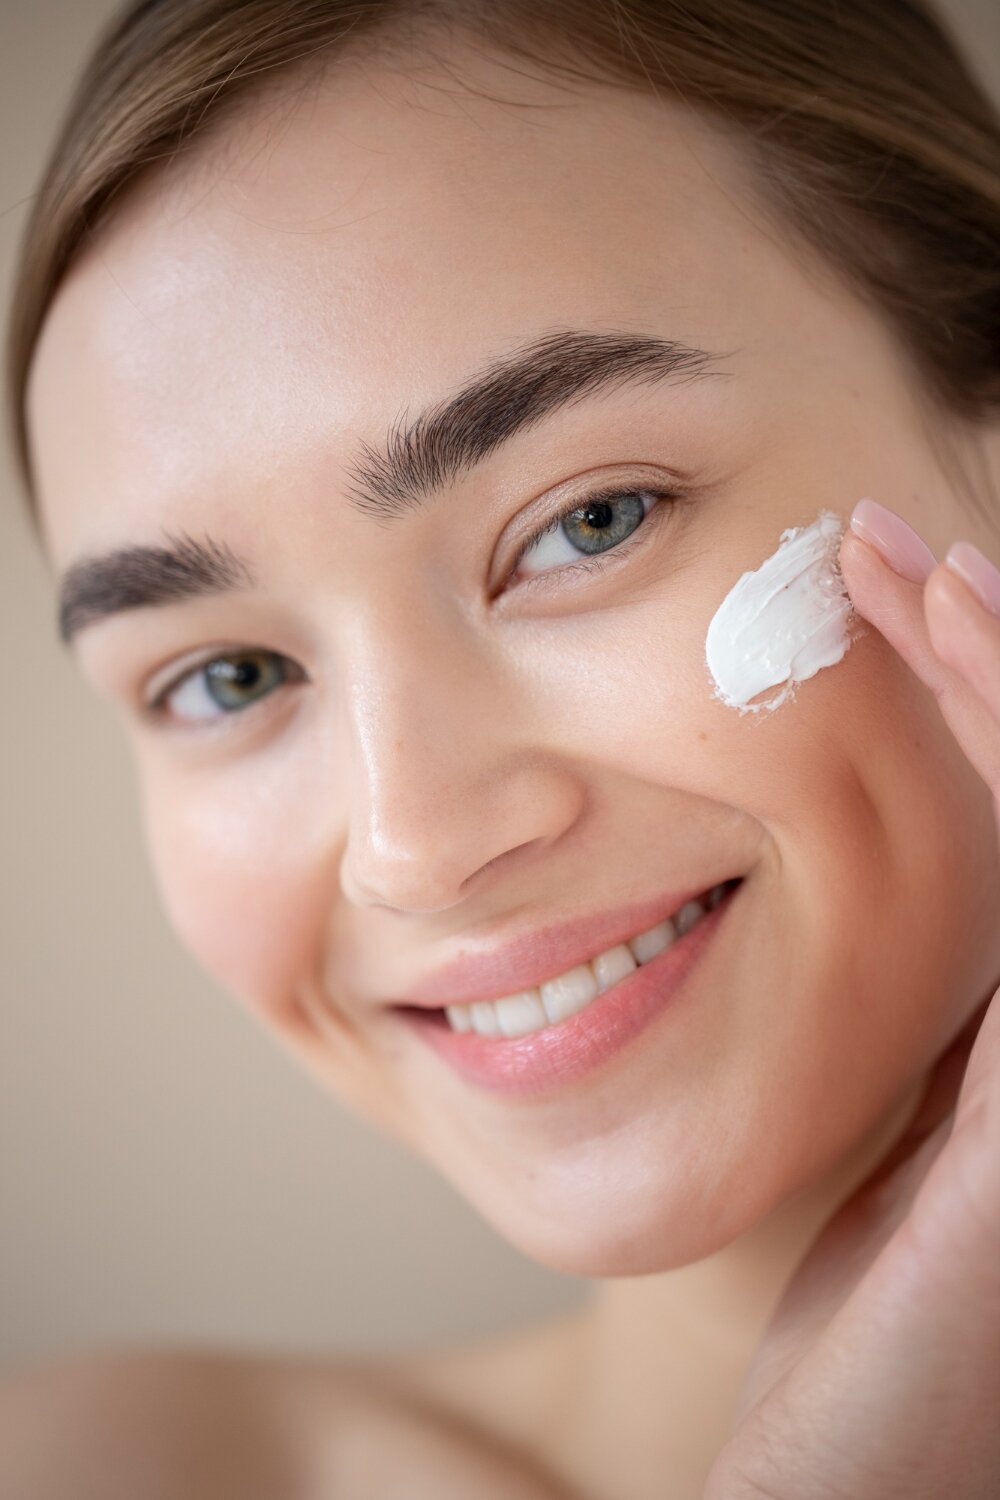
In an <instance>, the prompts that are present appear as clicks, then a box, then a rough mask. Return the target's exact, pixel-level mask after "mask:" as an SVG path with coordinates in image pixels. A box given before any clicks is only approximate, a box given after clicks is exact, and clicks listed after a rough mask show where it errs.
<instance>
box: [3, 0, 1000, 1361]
mask: <svg viewBox="0 0 1000 1500" xmlns="http://www.w3.org/2000/svg"><path fill="white" fill-rule="evenodd" d="M874 3H877V0H874ZM114 9H115V6H114V5H112V4H109V3H107V0H21V3H14V0H0V296H2V300H3V306H4V309H5V310H6V307H7V305H8V300H9V295H8V287H9V278H10V270H11V263H12V258H13V253H14V248H15V245H16V242H17V238H18V235H19V233H20V229H21V225H22V223H23V219H24V212H25V206H26V202H27V200H28V199H29V197H30V195H31V193H32V191H33V189H34V186H35V183H36V180H37V175H38V172H39V170H40V167H41V163H42V159H43V156H44V153H45V151H46V148H47V145H48V143H49V141H50V140H51V138H52V135H53V133H54V130H55V126H56V123H57V120H58V117H59V114H60V111H61V107H62V104H63V101H64V100H65V98H66V96H67V93H68V90H69V86H70V83H71V80H72V79H73V77H74V75H75V72H76V70H77V68H78V65H79V61H80V59H81V56H82V54H83V52H84V50H85V49H86V48H87V46H88V44H89V42H90V40H91V38H92V37H93V36H94V34H95V33H96V31H97V30H98V28H99V27H100V26H101V24H102V23H103V21H104V20H105V18H106V17H107V16H108V15H110V14H111V13H112V11H113V10H114ZM943 9H944V12H945V14H946V15H949V16H951V17H952V18H953V20H954V24H955V26H956V29H957V31H958V34H959V36H960V37H961V38H962V39H963V40H964V41H965V42H966V43H967V45H968V47H969V50H970V53H971V54H972V58H973V64H974V66H975V67H976V69H977V70H978V71H979V72H980V74H981V76H983V78H984V79H986V80H987V81H988V83H990V85H991V86H993V87H994V88H995V90H996V92H997V94H998V96H1000V6H998V5H997V0H947V3H945V4H944V5H943ZM0 640H2V641H5V642H6V645H7V649H6V651H5V653H4V668H5V671H4V679H5V682H4V692H3V694H2V698H0V726H2V735H0V1370H2V1369H9V1368H11V1367H16V1366H20V1365H24V1364H27V1363H30V1362H33V1361H36V1360H42V1359H48V1358H50V1357H56V1356H61V1355H64V1354H70V1353H76V1352H79V1351H82V1350H90V1349H96V1348H98V1347H105V1346H108V1345H115V1346H119V1347H120V1346H122V1345H126V1344H133V1343H171V1344H176V1343H202V1344H224V1345H226V1346H230V1347H254V1348H265V1347H266V1348H272V1349H277V1348H282V1349H299V1350H302V1351H304V1352H313V1351H318V1350H331V1349H332V1350H337V1351H341V1352H342V1351H347V1350H351V1349H361V1350H382V1349H386V1348H394V1347H402V1346H410V1347H412V1346H414V1345H417V1344H421V1343H423V1342H425V1341H438V1340H441V1339H445V1338H451V1337H464V1336H476V1335H480V1334H485V1333H488V1332H491V1331H493V1330H500V1329H502V1328H505V1327H509V1326H511V1325H513V1324H515V1323H518V1322H522V1321H526V1320H529V1319H532V1318H534V1317H537V1316H539V1315H543V1314H545V1313H548V1312H552V1311H556V1310H558V1309H562V1308H565V1307H568V1306H570V1305H571V1304H573V1303H574V1302H575V1301H577V1300H578V1299H579V1298H580V1297H581V1295H583V1294H584V1292H585V1291H586V1287H587V1283H586V1282H584V1281H582V1280H580V1279H577V1278H572V1277H562V1276H558V1275H556V1274H554V1273H551V1272H548V1271H545V1270H543V1269H542V1268H540V1267H538V1266H535V1265H534V1264H532V1263H531V1262H529V1261H527V1260H526V1259H524V1258H523V1257H522V1256H520V1255H519V1254H518V1253H516V1252H515V1251H514V1250H512V1249H511V1248H509V1247H508V1246H507V1245H506V1244H505V1243H504V1242H502V1241H501V1240H500V1239H499V1238H498V1237H497V1236H496V1235H495V1234H494V1233H493V1232H492V1230H490V1229H488V1228H487V1227H486V1226H485V1225H484V1224H482V1223H481V1222H480V1220H479V1219H478V1218H477V1217H476V1216H475V1215H474V1214H473V1213H472V1211H471V1210H470V1209H468V1208H467V1207H466V1206H465V1204H464V1203H463V1202H462V1201H461V1200H460V1199H459V1198H458V1197H457V1195H456V1194H455V1193H454V1192H453V1191H452V1190H451V1189H450V1188H449V1187H447V1186H446V1185H445V1184H444V1183H442V1182H441V1181H440V1180H439V1179H438V1178H437V1177H436V1176H435V1175H434V1174H432V1173H431V1171H430V1170H429V1169H428V1168H425V1167H424V1166H422V1165H421V1164H419V1163H417V1162H414V1161H411V1160H410V1159H409V1158H407V1157H405V1156H404V1155H403V1154H402V1152H401V1150H400V1149H399V1148H397V1147H396V1146H395V1145H392V1144H390V1143H388V1142H386V1141H383V1140H382V1139H381V1138H379V1137H376V1136H375V1135H374V1134H373V1133H372V1132H371V1131H370V1130H369V1129H368V1128H367V1127H365V1126H362V1125H359V1124H357V1123H355V1122H354V1121H353V1120H352V1119H351V1118H349V1117H348V1116H347V1115H346V1114H345V1113H344V1111H343V1110H341V1108H340V1106H339V1105H338V1104H337V1103H336V1102H334V1101H332V1100H331V1099H329V1098H327V1097H326V1096H325V1095H324V1094H323V1093H321V1091H320V1089H319V1087H318V1085H317V1084H315V1083H314V1082H312V1081H311V1080H310V1079H309V1078H307V1077H306V1076H305V1075H304V1074H300V1073H299V1072H298V1071H297V1070H296V1069H295V1067H294V1065H293V1064H292V1063H291V1061H290V1060H289V1059H288V1058H286V1057H285V1055H284V1054H283V1053H280V1052H279V1051H278V1050H277V1048H275V1047H274V1046H273V1045H272V1044H271V1043H270V1042H269V1041H268V1040H267V1038H266V1037H265V1036H264V1034H263V1033H262V1032H261V1031H259V1030H258V1029H257V1027H256V1025H255V1024H254V1023H253V1022H252V1021H251V1020H249V1019H248V1018H247V1017H246V1016H245V1015H244V1014H243V1013H242V1012H241V1011H240V1010H239V1009H238V1007H237V1006H236V1005H235V1003H234V1002H233V1001H232V1000H231V999H230V998H229V997H228V996H227V995H225V994H224V993H222V992H221V991H220V990H219V989H218V988H217V987H216V986H215V985H214V984H213V983H212V982H211V981H210V980H208V979H207V978H206V977H205V976H203V975H202V974H201V973H200V971H199V970H198V969H197V968H196V967H195V965H194V963H193V961H192V960H189V959H188V958H187V956H186V955H185V954H184V952H183V951H182V950H181V949H180V948H179V946H178V944H177V942H176V941H175V939H174V938H173V935H172V934H171V932H170V931H169V929H168V927H167V925H166V921H165V918H164V917H163V916H162V914H161V912H160V910H159V907H158V904H157V898H156V895H155V892H154V889H153V886H152V881H151V877H150V876H149V873H148V872H147V869H146V865H145V857H144V852H143V849H142V844H141V839H140V833H139V825H138V818H137V816H136V810H135V803H134V799H135V789H134V783H133V777H132V771H131V766H130V763H129V760H128V756H127V752H126V747H125V742H124V739H123V738H122V736H121V732H120V731H119V729H118V728H117V725H116V723H115V722H114V721H113V719H112V717H111V713H110V710H108V708H107V707H106V706H105V705H103V704H101V703H100V702H99V700H97V699H96V698H95V697H94V696H93V695H92V694H91V693H90V692H89V690H88V689H87V688H86V686H85V685H84V683H83V681H82V679H81V678H80V677H79V676H78V674H77V672H76V670H75V668H74V667H73V665H72V662H71V660H70V658H69V656H68V655H67V654H66V653H65V652H64V651H63V650H62V648H61V647H60V646H59V645H58V642H57V639H56V634H55V629H54V600H53V594H52V585H51V581H50V579H49V576H48V572H47V568H46V566H45V564H44V562H43V559H42V558H41V556H40V554H39V551H38V547H37V544H36V543H35V541H34V538H33V536H32V534H31V532H30V531H29V528H28V525H27V521H26V518H25V511H24V504H23V500H22V497H21V495H20V493H19V491H18V490H17V489H16V487H15V485H14V480H13V474H12V466H11V463H10V461H9V457H8V453H7V450H6V449H4V451H3V452H0Z"/></svg>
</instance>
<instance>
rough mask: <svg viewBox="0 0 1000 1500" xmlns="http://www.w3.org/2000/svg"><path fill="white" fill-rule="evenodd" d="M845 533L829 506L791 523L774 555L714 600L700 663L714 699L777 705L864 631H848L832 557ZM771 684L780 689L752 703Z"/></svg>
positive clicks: (847, 604) (754, 707) (750, 707)
mask: <svg viewBox="0 0 1000 1500" xmlns="http://www.w3.org/2000/svg"><path fill="white" fill-rule="evenodd" d="M843 532H844V523H843V522H842V521H841V519H840V517H839V516H837V515H835V514H834V512H833V511H830V510H824V511H821V512H820V515H819V518H818V520H816V521H814V522H813V523H812V525H811V526H792V527H789V529H788V530H787V531H783V532H782V533H781V545H780V546H779V547H778V550H777V552H774V553H772V555H771V556H770V557H769V558H768V559H767V561H766V562H763V563H761V565H760V567H759V568H757V569H756V570H755V571H753V572H751V573H744V574H743V576H742V577H741V578H740V579H739V580H738V582H737V583H735V584H734V585H733V587H732V588H731V589H730V590H729V593H728V594H727V595H726V597H725V598H724V599H723V601H722V603H721V604H720V605H719V608H718V609H717V610H716V612H715V614H714V615H713V617H712V623H711V624H710V625H709V627H708V635H707V636H706V638H705V660H706V661H707V662H708V669H709V671H710V672H711V674H712V678H713V680H714V682H715V697H716V698H719V699H721V701H722V702H723V703H725V704H727V705H728V706H729V707H730V708H738V709H739V711H740V713H757V712H758V710H760V709H762V708H768V709H775V708H778V707H779V706H780V705H781V704H782V703H784V702H785V700H786V698H788V697H789V696H790V695H791V694H792V692H793V690H794V687H795V684H796V683H797V682H805V680H806V679H807V678H808V677H813V676H815V674H816V673H817V672H818V671H819V670H820V668H821V667H832V666H835V665H836V663H837V662H838V661H840V660H841V658H842V657H843V656H844V655H845V654H846V652H847V650H848V648H849V647H850V645H851V643H852V641H853V640H854V639H855V637H856V635H858V634H861V633H862V631H861V629H860V628H859V629H857V630H855V631H854V632H852V630H851V629H850V626H851V623H852V619H853V620H856V619H857V617H856V616H855V614H854V609H853V606H852V604H851V600H850V597H849V595H848V593H847V590H846V589H845V588H844V582H843V579H842V578H841V576H840V568H839V566H838V562H837V556H838V553H839V550H840V539H841V537H842V536H843ZM782 684H783V686H782ZM774 687H780V688H781V691H780V692H779V693H777V694H773V695H772V696H771V697H770V698H765V699H764V700H763V701H762V702H760V703H752V702H751V701H750V700H751V699H752V698H756V697H758V696H759V695H760V694H761V693H765V692H767V690H768V689H769V688H774Z"/></svg>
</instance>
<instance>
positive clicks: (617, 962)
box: [590, 943, 639, 995]
mask: <svg viewBox="0 0 1000 1500" xmlns="http://www.w3.org/2000/svg"><path fill="white" fill-rule="evenodd" d="M590 967H591V968H592V969H593V971H594V978H595V979H596V980H597V993H598V994H599V995H603V994H604V991H605V990H609V989H610V988H611V986H612V985H613V984H617V983H618V981H619V979H624V978H625V975H626V974H631V972H632V970H633V969H637V968H638V967H639V965H638V964H637V963H636V960H635V957H634V955H633V954H632V951H631V949H630V948H629V946H628V944H627V943H619V944H618V946H617V948H609V949H608V951H607V953H599V954H598V955H597V957H596V958H595V959H593V960H592V961H591V965H590Z"/></svg>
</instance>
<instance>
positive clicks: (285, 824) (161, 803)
mask: <svg viewBox="0 0 1000 1500" xmlns="http://www.w3.org/2000/svg"><path fill="white" fill-rule="evenodd" d="M305 770H306V768H304V767H298V766H290V765H288V764H287V759H286V763H285V764H283V765H281V766H279V765H278V764H277V760H276V758H275V759H274V761H273V763H268V761H267V757H266V756H262V755H256V756H252V755H251V756H247V757H246V758H245V759H244V761H243V763H242V764H239V763H238V762H237V760H236V759H235V758H234V760H233V761H232V762H230V763H229V764H227V765H226V766H225V767H222V768H220V769H219V770H218V771H215V772H213V773H209V772H205V773H200V774H199V776H192V777H187V778H183V779H182V778H180V777H175V776H173V775H171V776H169V777H168V776H167V775H165V774H163V773H158V772H157V770H150V769H146V771H145V773H144V775H143V787H142V791H143V798H142V806H143V816H144V826H145V833H146V842H147V848H148V851H149V857H150V861H151V865H152V868H153V872H154V876H155V878H156V881H157V884H158V887H159V891H160V895H161V898H162V900H163V903H164V906H165V908H166V911H167V914H168V917H169V919H170V921H171V924H172V926H173V929H174V931H175V932H176V933H177V936H178V938H179V939H180V941H181V942H182V943H183V944H184V946H185V947H186V948H187V949H188V951H189V952H190V953H191V954H192V956H193V957H194V958H195V959H196V960H197V962H198V963H199V964H200V965H201V966H202V967H203V968H204V969H205V970H206V971H207V972H208V973H210V974H211V975H212V976H213V977H214V978H215V979H216V980H217V981H218V982H219V983H220V984H221V985H222V987H223V988H224V989H225V990H227V991H228V992H229V993H230V994H232V995H234V996H235V997H236V998H237V999H239V1000H241V1001H242V1002H243V1003H245V1004H247V1005H248V1006H250V1007H251V1009H253V1010H255V1011H256V1012H258V1013H259V1014H261V1015H262V1016H263V1017H265V1018H267V1019H271V1020H277V1019H280V1018H282V1017H284V1016H287V1014H288V1013H289V1008H290V1007H292V1005H293V1002H294V999H295V996H296V993H297V992H299V991H301V988H302V986H303V985H304V984H305V983H307V982H308V980H309V977H310V976H311V975H312V974H313V973H315V971H316V967H317V965H318V963H319V962H320V955H321V953H322V949H323V943H324V936H325V932H326V924H327V922H328V920H329V912H330V900H331V897H330V882H331V881H332V880H333V879H335V876H336V868H335V865H334V863H333V857H334V855H335V853H336V845H335V843H334V841H333V839H332V838H331V837H330V835H329V829H328V828H327V827H325V826H324V823H323V819H322V817H317V815H316V809H317V807H324V808H325V809H326V810H328V811H329V812H330V813H331V815H333V814H334V813H335V812H336V808H335V806H334V798H333V797H332V796H331V795H330V794H329V792H328V794H327V796H326V797H325V799H320V798H319V788H318V787H317V785H316V784H315V783H316V781H317V776H316V773H315V771H314V772H313V775H312V779H311V780H310V779H309V777H308V775H306V774H304V772H305Z"/></svg>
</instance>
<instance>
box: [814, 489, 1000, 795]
mask: <svg viewBox="0 0 1000 1500" xmlns="http://www.w3.org/2000/svg"><path fill="white" fill-rule="evenodd" d="M895 519H897V520H898V519H899V518H898V517H896V518H895ZM901 524H905V523H901ZM840 567H841V572H842V575H843V579H844V583H845V585H846V588H847V592H848V594H849V595H850V597H851V602H852V603H853V605H854V607H855V609H856V610H857V612H858V614H859V615H862V616H863V617H864V618H865V619H866V620H869V621H870V622H871V624H872V625H874V626H875V628H876V629H877V630H878V631H879V632H880V634H882V635H883V636H884V637H885V638H886V640H887V641H888V642H889V643H890V645H892V646H893V647H894V648H895V649H896V650H897V651H898V652H899V654H900V656H901V657H902V658H903V660H904V661H905V662H906V663H907V665H908V666H909V667H910V668H911V669H912V670H913V671H914V672H915V673H916V675H917V676H918V677H919V678H920V680H921V681H922V682H923V683H924V684H925V686H926V687H928V688H929V689H930V691H931V692H932V693H933V694H934V696H935V698H936V699H937V702H938V706H939V707H940V709H941V713H942V715H943V716H944V719H945V721H946V723H947V724H948V727H949V728H950V730H951V731H952V733H953V734H954V736H955V738H956V740H957V741H958V743H959V745H960V746H961V748H962V750H963V751H964V753H965V755H966V756H967V757H968V759H969V760H970V761H971V762H972V765H973V766H974V767H975V769H976V770H977V771H978V772H979V774H980V776H982V778H983V780H984V781H985V782H986V783H987V785H988V786H990V787H991V788H992V789H993V791H994V793H996V792H997V791H998V789H1000V716H998V714H997V713H994V711H993V710H992V709H991V707H990V705H989V702H988V701H987V699H986V698H985V697H984V696H983V695H982V694H981V693H980V691H979V689H978V687H977V686H976V682H979V681H982V680H984V679H985V678H986V677H987V676H988V667H987V664H986V662H985V660H984V657H985V656H986V654H987V652H988V648H989V646H990V642H989V640H988V639H987V638H986V635H985V633H984V632H983V633H980V634H978V635H977V636H976V637H975V642H976V643H975V645H974V646H973V645H971V644H970V645H969V646H966V645H964V644H961V645H960V643H959V642H958V641H956V640H950V645H951V654H950V658H949V660H947V661H946V660H944V659H943V658H942V656H941V655H939V653H938V651H937V649H936V645H935V640H936V639H937V637H936V636H935V637H934V638H932V636H931V631H930V623H929V616H928V613H927V611H926V609H925V598H924V595H925V587H924V583H923V582H922V581H916V580H914V579H912V578H904V577H902V576H901V575H900V574H898V573H897V572H896V571H895V570H894V569H893V568H892V567H890V566H889V564H888V563H887V562H886V561H885V558H884V557H883V555H882V553H881V551H879V550H877V548H876V547H875V545H873V543H871V542H869V541H867V540H862V538H861V537H860V536H858V535H857V534H856V533H854V532H853V531H848V532H847V533H846V534H845V536H844V539H843V542H842V543H841V548H840ZM914 571H915V570H914ZM941 574H946V575H947V576H946V577H945V579H944V580H943V582H939V580H940V575H941ZM929 577H930V578H933V579H934V580H935V587H934V602H935V615H934V621H935V631H940V632H942V633H943V632H944V631H945V630H950V631H952V632H953V634H957V633H958V630H957V626H956V624H955V620H956V613H955V611H954V609H953V610H952V612H951V614H949V615H948V616H947V621H946V620H945V611H946V610H947V608H948V606H949V605H953V604H954V603H955V601H954V599H953V598H952V595H951V585H952V583H955V584H956V585H957V583H958V581H957V580H954V579H952V577H951V570H950V569H949V568H946V567H944V566H943V565H942V566H936V565H935V567H934V568H933V570H932V571H931V572H930V574H929ZM928 587H929V584H928ZM973 604H974V601H973ZM972 607H973V606H972V605H970V609H971V608H972ZM975 607H977V608H978V606H975ZM981 613H982V611H981ZM963 618H964V616H963ZM992 623H993V622H992V620H989V621H987V624H988V626H990V627H992ZM998 623H1000V622H998ZM993 649H994V651H997V650H1000V647H997V646H994V648H993ZM960 650H961V651H962V652H964V655H962V656H959V655H958V652H959V651H960ZM973 656H975V660H976V663H977V665H978V675H977V677H976V682H973V681H970V679H969V677H967V676H966V675H965V669H966V668H968V669H970V670H971V668H972V665H973V663H972V657H973Z"/></svg>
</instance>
